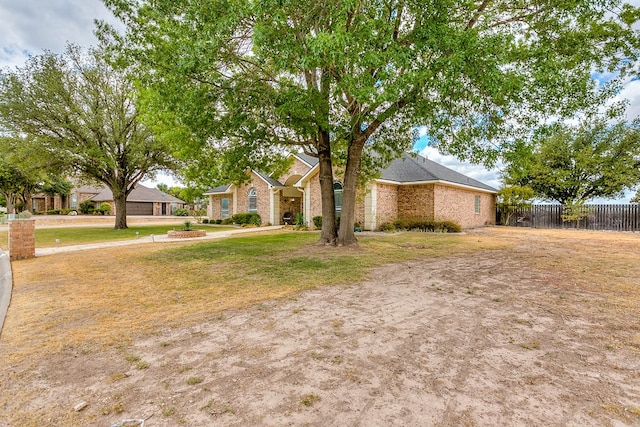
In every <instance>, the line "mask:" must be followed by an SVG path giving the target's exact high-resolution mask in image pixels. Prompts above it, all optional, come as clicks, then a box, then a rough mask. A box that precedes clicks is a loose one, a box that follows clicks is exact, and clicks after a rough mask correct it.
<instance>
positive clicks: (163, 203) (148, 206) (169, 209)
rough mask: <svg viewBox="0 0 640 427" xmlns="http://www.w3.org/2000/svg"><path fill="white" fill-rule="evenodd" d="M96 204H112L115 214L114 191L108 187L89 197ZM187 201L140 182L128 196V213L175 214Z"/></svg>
mask: <svg viewBox="0 0 640 427" xmlns="http://www.w3.org/2000/svg"><path fill="white" fill-rule="evenodd" d="M89 200H91V201H93V202H94V203H95V205H96V206H100V204H101V203H105V202H106V203H109V204H110V205H111V212H109V214H110V215H115V209H116V205H115V202H114V201H113V193H112V192H111V190H110V189H108V188H106V187H105V188H103V189H102V190H101V191H100V193H98V194H96V195H95V196H93V197H91V198H89ZM185 204H186V203H185V202H184V201H183V200H180V199H178V198H177V197H173V196H172V195H170V194H167V193H164V192H162V191H160V190H158V189H157V188H148V187H145V186H144V185H140V184H138V185H137V186H136V187H135V188H134V189H133V190H132V191H131V193H129V196H128V197H127V215H154V216H160V215H162V216H164V215H173V212H174V211H175V210H176V209H178V208H184V207H185Z"/></svg>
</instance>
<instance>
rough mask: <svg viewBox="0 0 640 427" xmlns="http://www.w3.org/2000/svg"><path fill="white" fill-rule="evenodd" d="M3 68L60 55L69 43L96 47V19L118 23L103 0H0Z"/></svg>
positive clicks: (0, 41) (1, 59)
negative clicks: (46, 54) (36, 57)
mask: <svg viewBox="0 0 640 427" xmlns="http://www.w3.org/2000/svg"><path fill="white" fill-rule="evenodd" d="M0 16H2V18H3V19H2V25H1V26H0V67H13V66H20V65H22V64H23V63H24V61H25V60H26V58H27V57H28V56H29V55H37V54H40V53H42V52H43V51H44V50H50V51H52V52H55V53H61V52H62V51H63V50H64V48H65V45H66V43H67V42H70V43H75V44H78V45H80V46H84V47H88V46H93V45H96V44H97V42H98V41H97V39H96V37H95V36H94V34H93V30H94V29H95V25H94V19H101V20H105V21H108V22H113V23H114V24H116V25H118V21H117V20H116V19H115V18H114V17H113V15H112V14H111V12H109V10H108V9H107V8H106V7H105V6H104V5H103V3H102V2H101V1H100V0H44V1H28V0H23V1H16V0H0Z"/></svg>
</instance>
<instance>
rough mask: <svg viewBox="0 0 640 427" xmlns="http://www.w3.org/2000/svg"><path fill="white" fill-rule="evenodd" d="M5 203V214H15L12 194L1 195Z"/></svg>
mask: <svg viewBox="0 0 640 427" xmlns="http://www.w3.org/2000/svg"><path fill="white" fill-rule="evenodd" d="M2 195H3V196H4V200H5V203H6V205H7V214H15V213H16V197H15V195H14V194H7V193H2Z"/></svg>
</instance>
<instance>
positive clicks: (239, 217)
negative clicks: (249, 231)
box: [231, 212, 262, 225]
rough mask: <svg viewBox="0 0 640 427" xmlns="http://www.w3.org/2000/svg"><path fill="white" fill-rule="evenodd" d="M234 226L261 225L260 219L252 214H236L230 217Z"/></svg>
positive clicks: (255, 214)
mask: <svg viewBox="0 0 640 427" xmlns="http://www.w3.org/2000/svg"><path fill="white" fill-rule="evenodd" d="M231 219H232V220H233V223H234V224H240V225H260V224H262V219H261V218H260V215H258V214H257V213H254V212H247V213H238V214H235V215H234V216H232V217H231Z"/></svg>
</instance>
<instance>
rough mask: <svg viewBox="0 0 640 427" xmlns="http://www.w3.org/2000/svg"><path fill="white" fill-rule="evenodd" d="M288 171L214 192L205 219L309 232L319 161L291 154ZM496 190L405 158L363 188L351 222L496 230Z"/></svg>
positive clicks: (318, 210) (316, 209)
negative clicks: (298, 225)
mask: <svg viewBox="0 0 640 427" xmlns="http://www.w3.org/2000/svg"><path fill="white" fill-rule="evenodd" d="M291 156H292V157H293V160H294V162H293V165H292V166H291V168H290V169H289V171H288V172H287V173H286V174H285V175H283V176H281V177H279V179H278V180H276V179H274V178H272V177H269V176H266V175H265V174H263V173H260V172H257V171H254V170H251V171H250V172H249V175H250V180H249V182H247V183H245V184H243V185H241V186H237V185H233V184H229V185H222V186H219V187H216V188H213V189H211V190H209V191H207V192H205V193H204V194H205V195H207V196H209V201H210V203H209V208H208V216H209V218H212V219H225V218H228V217H230V216H232V215H234V214H236V213H243V212H256V213H258V214H259V215H260V217H261V218H262V222H263V223H267V222H269V223H271V224H274V225H276V224H283V223H285V222H288V221H290V218H292V219H293V220H295V216H296V214H297V213H302V214H303V215H304V220H305V223H306V224H307V225H308V226H311V225H312V224H313V221H312V219H313V217H314V216H317V215H321V214H322V204H321V197H320V181H319V178H318V174H319V166H318V159H317V158H314V157H311V156H307V155H305V154H292V155H291ZM496 192H497V190H496V189H494V188H492V187H490V186H488V185H486V184H483V183H482V182H480V181H476V180H474V179H472V178H469V177H467V176H465V175H463V174H461V173H458V172H455V171H453V170H451V169H448V168H446V167H444V166H442V165H440V164H438V163H435V162H433V161H431V160H429V159H426V158H424V157H421V156H414V155H410V154H408V153H405V154H404V155H403V156H402V157H401V158H399V159H396V160H394V161H393V162H391V164H390V165H389V166H388V167H387V168H386V169H385V170H384V171H382V173H381V176H380V178H378V179H375V180H373V181H372V182H370V183H369V184H368V185H367V188H366V194H364V195H363V196H362V197H360V198H359V201H358V202H357V204H356V217H355V220H356V222H359V223H360V224H361V225H362V227H363V229H365V230H377V229H378V228H379V227H380V225H381V224H383V223H385V222H389V221H394V220H396V219H399V218H406V219H411V218H422V219H425V220H441V221H443V220H449V221H455V222H457V223H459V224H460V225H461V226H462V227H464V228H469V227H478V226H484V225H490V224H495V210H496ZM334 194H335V196H336V214H337V215H340V212H341V207H342V206H341V205H342V183H340V182H338V181H336V182H335V183H334Z"/></svg>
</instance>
